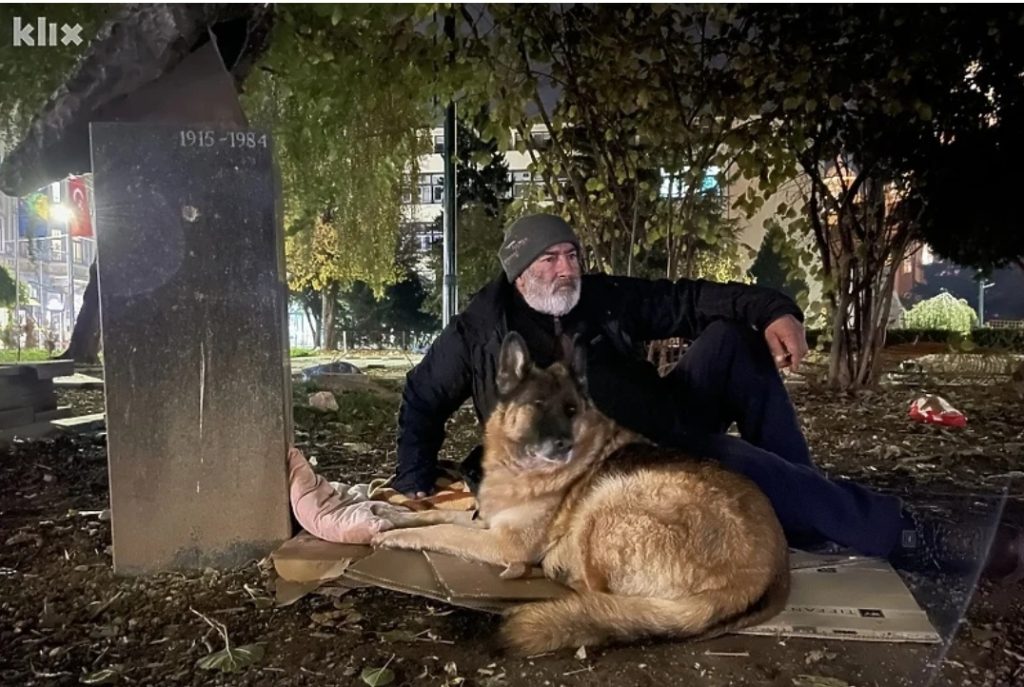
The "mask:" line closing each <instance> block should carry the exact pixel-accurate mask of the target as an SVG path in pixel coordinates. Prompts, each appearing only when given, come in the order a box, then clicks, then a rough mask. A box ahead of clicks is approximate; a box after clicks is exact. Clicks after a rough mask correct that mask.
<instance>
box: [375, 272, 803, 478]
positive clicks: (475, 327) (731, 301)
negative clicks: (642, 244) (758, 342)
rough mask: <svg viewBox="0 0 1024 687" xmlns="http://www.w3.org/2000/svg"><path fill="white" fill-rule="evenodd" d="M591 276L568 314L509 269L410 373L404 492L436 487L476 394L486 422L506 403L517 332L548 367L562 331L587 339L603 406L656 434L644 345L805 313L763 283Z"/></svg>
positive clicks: (401, 473) (401, 419)
mask: <svg viewBox="0 0 1024 687" xmlns="http://www.w3.org/2000/svg"><path fill="white" fill-rule="evenodd" d="M582 279H583V281H582V286H581V291H580V301H579V303H578V304H577V306H576V307H575V308H574V309H573V310H572V312H570V313H568V314H567V315H565V316H563V317H561V318H554V317H552V316H550V315H543V314H541V313H538V312H536V311H534V310H532V309H530V308H529V307H528V306H527V305H526V303H525V302H524V301H523V299H522V297H521V296H520V295H519V293H518V292H517V291H516V290H515V288H514V287H513V286H512V285H511V284H509V283H508V280H507V279H506V278H505V277H504V275H501V276H499V277H498V278H497V279H495V280H494V281H493V282H491V283H490V284H488V285H487V286H485V287H484V288H483V289H481V290H480V291H479V292H478V293H477V294H476V295H474V296H473V299H472V300H471V301H470V303H469V305H468V306H467V307H466V309H465V310H464V311H463V312H462V313H461V314H459V315H457V316H456V317H454V318H453V319H452V320H451V322H450V323H449V324H448V326H447V327H445V329H444V331H443V332H441V335H440V336H439V337H438V338H437V340H436V341H434V343H433V344H432V345H431V347H430V349H429V350H428V351H427V354H426V356H425V357H424V358H423V360H422V362H420V364H419V365H417V366H416V367H415V368H413V369H412V370H411V371H410V372H409V374H408V375H407V378H406V384H405V392H404V393H403V395H402V406H401V409H400V411H399V415H398V466H397V471H396V472H397V475H396V479H395V482H394V485H393V486H394V487H395V488H396V489H398V490H400V491H404V492H412V491H427V492H429V491H430V490H431V489H432V488H433V485H434V480H435V478H436V469H437V454H438V451H439V449H440V447H441V443H442V442H443V441H444V437H445V422H446V421H447V420H448V418H449V417H451V416H452V414H454V413H455V411H456V410H458V408H459V406H461V405H462V403H463V402H464V401H465V400H466V399H467V398H470V397H472V399H473V406H474V408H475V409H476V414H477V417H478V418H479V420H480V421H481V422H485V421H486V420H487V417H488V416H489V415H490V414H491V411H493V410H494V407H495V406H496V405H497V390H496V384H495V377H496V375H497V366H498V353H499V351H500V350H501V342H502V340H503V339H504V338H505V335H506V334H507V333H508V332H509V331H510V330H514V331H517V332H519V333H520V334H522V335H523V336H524V338H525V340H526V343H527V346H528V348H529V349H530V353H531V355H532V356H533V358H534V360H535V361H536V362H537V363H538V364H539V365H542V366H545V365H548V364H550V363H551V362H553V361H554V360H555V359H556V357H557V351H558V350H559V349H558V348H557V340H558V337H557V334H558V333H565V334H569V335H571V336H575V335H579V336H581V337H582V339H581V340H582V341H584V342H586V344H587V351H588V353H587V386H588V391H589V393H590V395H591V397H592V398H593V400H594V403H595V405H596V406H597V407H598V408H599V409H600V410H601V411H602V412H604V413H605V414H606V415H608V416H609V417H611V418H612V419H614V420H615V421H616V422H618V423H619V424H621V425H623V426H625V427H629V428H630V429H633V430H634V431H637V432H640V433H641V434H644V435H646V436H649V437H652V438H655V439H656V438H657V436H658V434H659V428H658V426H657V423H658V421H659V420H660V419H661V416H663V415H664V414H665V413H664V411H663V410H662V406H661V403H660V400H659V397H660V393H659V392H660V389H661V378H660V377H658V374H657V371H656V370H655V369H654V367H653V366H652V365H650V364H649V363H648V362H647V361H646V360H644V359H643V357H642V349H641V345H642V344H643V343H644V342H648V341H656V340H659V339H665V338H670V337H676V336H679V337H684V338H687V339H694V338H696V337H697V336H698V335H699V334H700V332H701V331H702V330H703V329H704V328H705V327H706V326H707V325H708V324H709V323H711V322H713V321H715V320H722V319H731V320H740V321H744V322H747V323H749V324H751V325H753V326H755V327H757V328H759V329H763V328H764V327H765V326H767V325H768V324H769V323H770V322H772V321H773V320H775V319H776V318H779V317H781V316H783V315H794V316H795V317H797V318H799V319H802V318H803V314H802V313H801V312H800V309H799V308H798V307H797V305H796V304H795V303H794V302H793V301H792V300H791V299H790V298H789V297H788V296H785V295H784V294H782V293H779V292H778V291H775V290H773V289H766V288H762V287H756V286H748V285H745V284H736V283H729V284H717V283H712V282H707V281H701V280H698V281H693V280H688V279H682V280H680V281H677V282H671V281H668V280H665V279H662V280H655V281H651V280H647V279H636V278H630V277H613V276H608V275H603V274H593V275H584V276H583V278H582ZM659 411H661V412H659Z"/></svg>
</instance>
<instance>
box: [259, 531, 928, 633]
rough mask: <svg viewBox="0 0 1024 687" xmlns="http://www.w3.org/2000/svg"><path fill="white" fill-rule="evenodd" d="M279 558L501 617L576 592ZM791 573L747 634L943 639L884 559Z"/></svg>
mask: <svg viewBox="0 0 1024 687" xmlns="http://www.w3.org/2000/svg"><path fill="white" fill-rule="evenodd" d="M273 559H274V566H275V568H276V569H277V572H278V574H279V575H280V576H281V577H282V578H284V579H286V580H295V581H300V582H309V581H310V580H314V579H318V580H323V579H328V577H319V576H324V575H326V576H329V577H336V576H337V575H339V574H341V577H342V580H343V581H346V582H349V583H353V584H364V585H373V586H377V587H383V588H385V589H391V590H393V591H398V592H404V593H408V594H416V595H419V596H424V597H427V598H429V599H434V600H436V601H442V602H445V603H450V604H453V605H456V606H463V607H465V608H472V609H475V610H481V611H489V612H496V613H497V612H501V611H502V610H504V609H505V608H508V607H509V606H511V605H515V604H519V603H523V602H526V601H538V600H542V599H553V598H558V597H560V596H564V595H565V594H569V593H571V592H570V591H569V590H568V589H567V588H566V587H564V586H562V585H560V584H558V583H557V582H554V581H552V580H549V579H547V578H545V577H544V576H543V575H542V574H541V573H540V571H539V570H538V569H536V568H535V569H533V570H531V572H530V574H529V575H528V576H526V577H524V578H521V579H517V580H504V579H501V577H499V573H500V572H501V569H500V568H497V567H494V566H491V565H487V564H484V563H474V562H471V561H465V560H462V559H460V558H456V557H454V556H448V555H445V554H439V553H432V552H427V553H424V552H418V551H374V550H373V549H371V548H370V547H368V546H356V545H349V544H331V543H329V542H324V541H321V540H319V539H316V538H314V537H312V536H311V535H309V534H307V533H305V532H303V533H302V534H300V535H298V536H297V537H295V538H293V539H291V540H290V541H288V542H285V544H283V545H282V546H281V548H279V549H278V550H277V551H276V552H274V554H273ZM346 561H347V564H346V563H345V562H346ZM790 567H791V569H792V573H793V584H792V589H791V592H790V598H789V603H788V604H787V606H786V609H785V610H784V611H783V612H782V613H780V614H779V615H778V616H776V617H775V618H773V619H772V620H771V621H770V622H768V623H765V624H763V625H758V626H757V627H752V628H748V629H746V630H743V631H742V632H741V633H740V634H751V635H771V636H792V637H816V638H821V639H840V640H858V641H889V642H919V643H938V642H940V641H941V638H940V636H939V634H938V633H937V632H936V631H935V628H934V627H933V626H932V624H931V622H930V621H929V620H928V616H927V614H926V613H925V612H924V611H923V610H922V609H921V607H920V606H919V605H918V604H917V602H916V601H915V600H914V597H913V595H912V594H911V593H910V590H908V589H907V587H906V585H904V584H903V581H902V580H901V579H900V577H899V575H897V574H896V572H895V571H894V570H893V569H892V567H890V566H889V564H888V563H886V562H885V561H882V560H879V559H874V558H862V557H857V556H842V555H817V554H809V553H806V552H803V551H794V552H793V554H792V556H791V560H790ZM341 570H344V572H343V573H342V572H340V571H341Z"/></svg>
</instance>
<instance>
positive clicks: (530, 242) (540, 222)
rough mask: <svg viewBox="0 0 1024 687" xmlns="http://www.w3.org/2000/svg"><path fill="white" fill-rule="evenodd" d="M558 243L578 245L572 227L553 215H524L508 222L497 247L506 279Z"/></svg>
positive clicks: (516, 273) (521, 270)
mask: <svg viewBox="0 0 1024 687" xmlns="http://www.w3.org/2000/svg"><path fill="white" fill-rule="evenodd" d="M558 243H571V244H573V245H574V246H576V250H579V248H580V240H579V239H578V238H576V233H575V232H574V231H573V230H572V227H570V226H569V225H568V224H567V223H566V221H565V220H564V219H562V218H561V217H558V216H557V215H527V216H526V217H521V218H519V219H517V220H516V221H515V222H513V223H512V224H510V225H509V227H508V229H506V230H505V238H504V240H503V241H502V242H501V248H500V249H498V259H499V260H501V266H502V268H503V269H504V270H505V276H506V277H508V280H509V282H514V281H515V280H516V278H517V277H518V276H519V275H520V274H522V273H523V272H524V271H526V268H527V267H529V266H530V264H531V263H533V261H534V260H536V259H537V258H539V257H540V256H541V254H542V253H544V251H546V250H547V249H548V248H550V247H551V246H554V245H555V244H558Z"/></svg>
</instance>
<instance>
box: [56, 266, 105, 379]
mask: <svg viewBox="0 0 1024 687" xmlns="http://www.w3.org/2000/svg"><path fill="white" fill-rule="evenodd" d="M99 354H100V299H99V289H98V287H97V279H96V261H95V260H93V262H92V265H90V266H89V285H88V286H86V287H85V294H84V295H83V296H82V309H81V310H80V311H79V313H78V317H77V318H75V329H74V331H72V332H71V343H69V344H68V348H67V350H66V351H64V352H63V353H61V354H60V355H59V356H58V357H59V358H62V359H71V360H74V361H75V362H76V363H82V364H86V365H95V364H96V363H98V362H99V361H100V358H99Z"/></svg>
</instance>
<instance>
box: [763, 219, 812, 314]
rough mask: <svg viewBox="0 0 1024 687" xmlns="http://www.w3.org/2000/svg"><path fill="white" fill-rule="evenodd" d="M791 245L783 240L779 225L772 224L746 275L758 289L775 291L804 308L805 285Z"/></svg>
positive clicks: (784, 236)
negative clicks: (763, 288)
mask: <svg viewBox="0 0 1024 687" xmlns="http://www.w3.org/2000/svg"><path fill="white" fill-rule="evenodd" d="M795 243H796V242H795V241H792V240H790V239H789V238H788V237H787V236H786V232H785V230H784V229H783V228H782V225H781V224H778V223H775V224H773V226H772V227H771V228H770V229H769V230H768V232H767V233H766V234H765V237H764V240H763V241H762V243H761V249H760V250H759V251H758V253H757V258H756V259H755V260H754V264H753V265H751V266H750V270H749V272H750V276H751V277H753V279H754V283H756V284H757V285H758V286H768V287H770V288H773V289H778V290H779V291H782V292H783V293H785V294H787V295H789V296H790V297H791V298H793V299H794V300H796V301H797V302H798V303H800V305H802V306H805V307H806V305H807V282H806V280H805V279H804V278H803V269H802V268H801V266H800V262H799V256H800V249H799V247H798V246H796V245H795Z"/></svg>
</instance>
